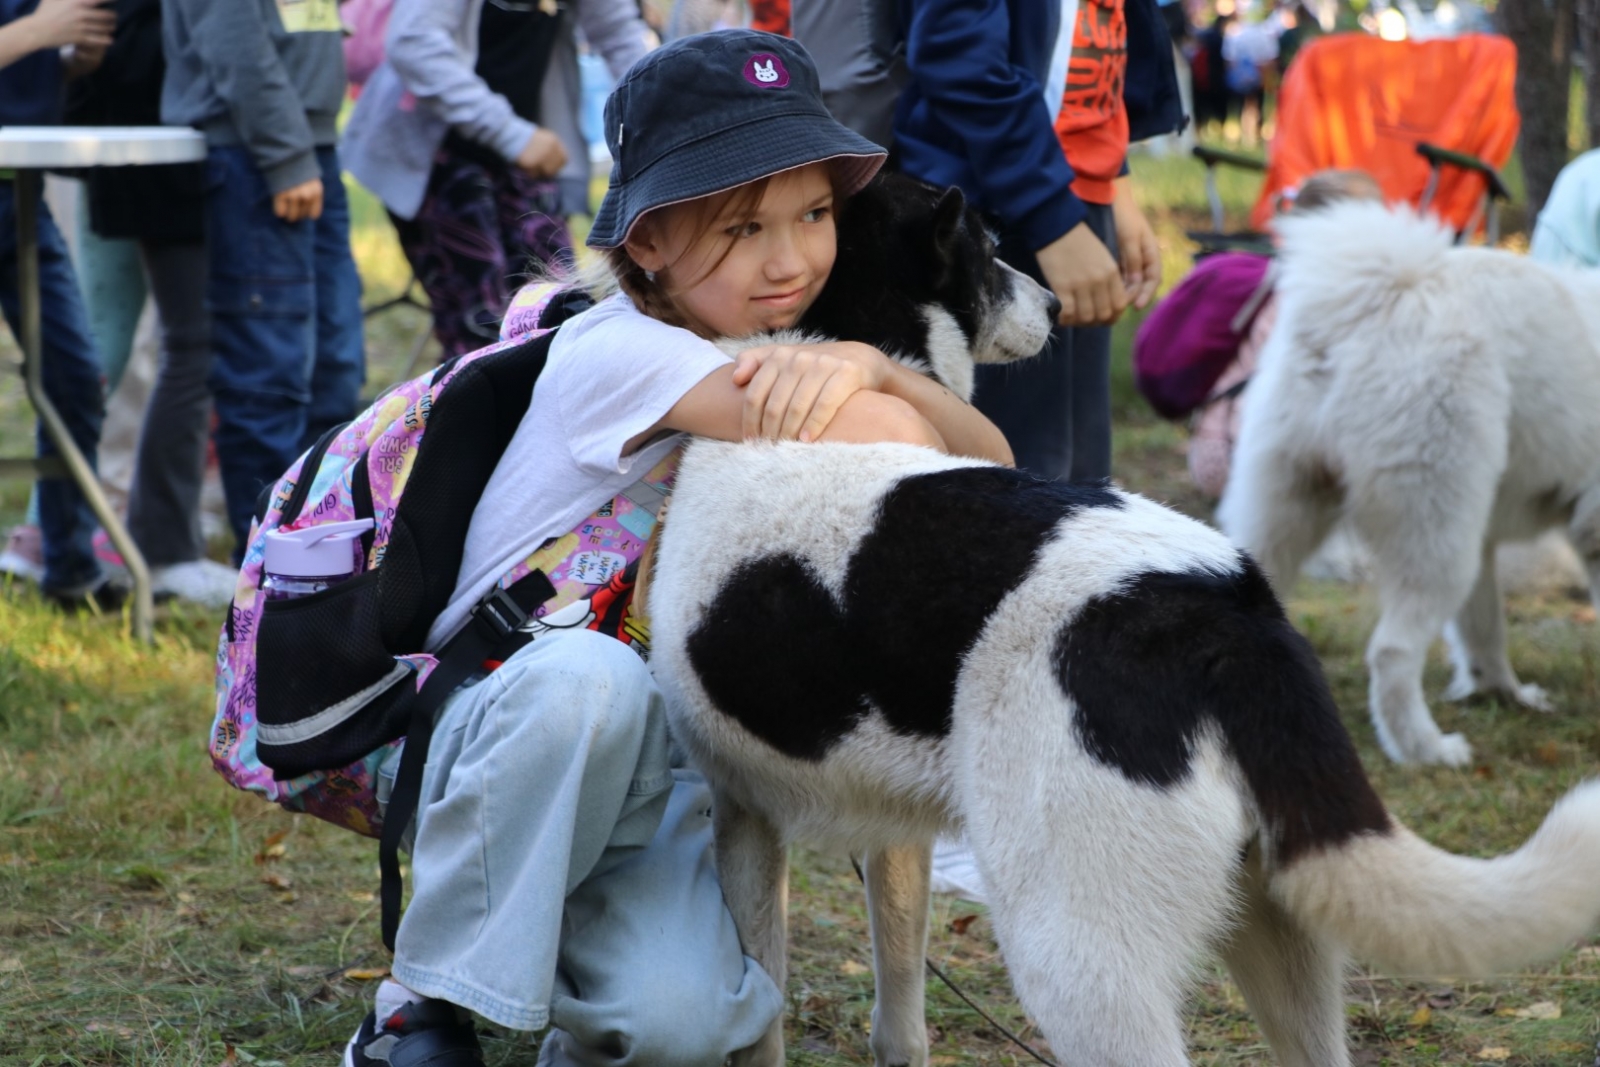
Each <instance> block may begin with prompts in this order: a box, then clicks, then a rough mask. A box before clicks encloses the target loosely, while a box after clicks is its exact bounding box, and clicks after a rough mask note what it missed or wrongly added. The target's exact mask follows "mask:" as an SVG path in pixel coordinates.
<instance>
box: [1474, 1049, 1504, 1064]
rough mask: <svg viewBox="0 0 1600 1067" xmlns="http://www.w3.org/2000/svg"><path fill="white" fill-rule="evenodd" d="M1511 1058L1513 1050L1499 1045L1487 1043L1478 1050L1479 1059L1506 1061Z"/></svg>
mask: <svg viewBox="0 0 1600 1067" xmlns="http://www.w3.org/2000/svg"><path fill="white" fill-rule="evenodd" d="M1510 1058H1511V1050H1510V1049H1508V1048H1501V1047H1500V1046H1499V1045H1492V1046H1491V1045H1485V1046H1484V1047H1483V1048H1480V1049H1479V1050H1478V1059H1480V1060H1484V1061H1487V1062H1489V1063H1504V1062H1505V1061H1506V1060H1509V1059H1510Z"/></svg>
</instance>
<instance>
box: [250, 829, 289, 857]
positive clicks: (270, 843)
mask: <svg viewBox="0 0 1600 1067" xmlns="http://www.w3.org/2000/svg"><path fill="white" fill-rule="evenodd" d="M288 836H289V831H287V830H278V831H275V832H273V833H270V834H268V835H267V836H266V837H264V838H262V840H261V848H260V849H259V850H258V851H257V852H256V862H257V863H273V862H275V861H277V860H281V859H283V857H284V856H285V855H287V854H288V852H289V850H288V849H287V848H284V847H283V839H284V838H286V837H288Z"/></svg>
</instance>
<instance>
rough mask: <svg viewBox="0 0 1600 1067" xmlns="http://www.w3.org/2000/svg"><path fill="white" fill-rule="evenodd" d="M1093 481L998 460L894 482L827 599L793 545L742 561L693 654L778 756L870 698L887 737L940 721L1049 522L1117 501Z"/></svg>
mask: <svg viewBox="0 0 1600 1067" xmlns="http://www.w3.org/2000/svg"><path fill="white" fill-rule="evenodd" d="M1121 506H1122V498H1121V497H1119V496H1118V495H1117V494H1116V493H1114V492H1112V491H1111V490H1110V489H1107V488H1105V487H1102V486H1071V485H1065V484H1062V483H1058V482H1051V481H1045V480H1043V479H1040V478H1036V477H1034V476H1032V475H1029V474H1026V473H1023V472H1020V471H1013V470H1006V469H1003V468H999V467H961V468H956V469H954V470H948V471H938V472H935V473H931V474H923V475H916V476H913V477H910V478H905V479H903V480H901V481H900V482H898V483H896V484H895V486H894V487H893V488H892V489H890V490H889V491H888V492H887V493H886V494H884V497H883V500H882V502H881V503H880V505H879V509H878V515H877V521H876V522H875V523H874V524H873V528H872V530H871V531H870V532H869V533H868V534H867V535H866V536H865V537H864V538H862V540H861V543H860V545H859V546H858V547H857V549H856V553H855V555H854V556H853V557H852V558H851V560H850V566H849V569H848V571H847V573H846V577H845V583H844V603H843V604H842V605H839V604H836V603H835V602H834V600H833V598H832V597H831V596H830V595H829V593H828V591H827V589H826V587H824V586H823V584H822V582H821V581H820V580H819V579H818V578H817V577H816V575H815V574H814V573H813V572H812V571H811V570H810V569H809V568H808V567H806V565H805V564H804V563H803V562H801V561H799V560H797V559H795V558H794V557H792V556H788V555H779V556H770V557H766V558H764V559H761V560H756V561H752V562H750V563H747V564H745V565H743V566H741V567H740V568H739V569H738V570H737V571H735V572H734V574H733V575H732V576H731V577H730V578H729V579H728V581H727V582H726V583H725V584H724V585H723V587H722V588H721V590H719V591H718V593H717V596H716V598H715V599H714V600H713V601H712V603H711V604H710V606H709V607H708V609H707V610H706V612H705V614H704V616H703V618H702V620H701V622H700V625H699V626H697V627H696V628H695V630H694V632H693V633H691V634H690V635H689V640H688V645H687V648H688V653H689V659H690V662H691V663H692V664H693V666H694V669H695V672H696V673H697V674H698V675H699V677H700V681H701V684H702V685H703V686H704V687H705V689H706V692H707V694H708V695H709V696H710V697H711V699H712V700H713V701H714V702H715V703H716V705H717V707H718V708H719V709H720V710H721V711H722V712H724V713H725V714H728V715H731V716H732V717H734V718H735V719H737V720H738V721H739V722H740V723H741V724H742V725H743V726H744V727H745V728H746V729H748V730H749V731H750V732H751V733H753V734H755V735H756V736H757V737H760V738H761V739H762V740H764V741H766V742H767V743H768V744H770V745H772V746H773V747H774V748H776V749H777V750H778V751H780V752H783V753H784V754H785V755H789V756H793V757H795V758H798V759H807V760H820V759H822V758H823V757H824V756H826V755H827V754H828V751H829V749H831V748H832V747H833V746H834V745H835V744H836V743H837V742H838V741H839V740H840V739H841V738H842V737H844V735H845V734H847V733H849V732H850V730H851V729H852V728H854V726H855V725H856V724H857V723H858V722H859V721H860V720H861V718H862V717H863V716H864V715H866V714H867V712H868V711H869V709H870V708H871V707H874V706H876V707H877V708H879V709H880V710H881V711H882V712H883V715H884V717H885V719H886V720H887V721H888V723H889V726H890V728H891V729H893V730H894V731H895V732H897V733H901V734H906V735H918V736H925V737H941V736H943V735H944V734H946V733H948V732H949V730H950V715H951V705H952V703H953V701H954V698H955V683H956V675H957V673H958V672H959V670H960V667H961V658H962V657H963V656H964V655H965V654H966V652H967V650H968V649H969V648H971V647H972V644H973V642H974V641H976V640H977V637H978V634H979V633H980V632H981V631H982V629H983V626H984V624H985V622H986V621H987V620H988V617H989V615H990V614H991V613H992V612H993V611H994V608H995V606H996V605H997V604H999V602H1000V600H1001V598H1003V597H1004V596H1005V595H1006V594H1007V593H1009V592H1010V591H1011V590H1012V589H1014V588H1015V587H1016V586H1017V584H1018V583H1019V582H1021V581H1022V579H1023V578H1024V577H1025V576H1026V575H1027V573H1028V571H1029V569H1030V568H1031V567H1032V566H1033V562H1034V559H1035V558H1036V556H1037V555H1038V552H1039V549H1040V547H1041V546H1042V545H1043V544H1044V543H1045V542H1046V540H1047V539H1048V537H1049V534H1050V532H1051V530H1053V529H1054V527H1055V526H1056V524H1057V523H1059V522H1060V521H1061V520H1062V519H1064V518H1066V517H1067V516H1069V515H1071V514H1073V513H1074V512H1076V511H1078V510H1080V509H1082V508H1092V507H1121Z"/></svg>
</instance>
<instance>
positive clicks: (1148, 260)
mask: <svg viewBox="0 0 1600 1067" xmlns="http://www.w3.org/2000/svg"><path fill="white" fill-rule="evenodd" d="M1112 188H1113V190H1114V191H1113V193H1112V200H1111V219H1112V224H1113V225H1114V226H1115V227H1116V231H1117V251H1118V252H1119V253H1120V255H1121V259H1122V285H1123V288H1124V289H1125V290H1126V291H1127V293H1128V297H1129V298H1130V299H1131V300H1132V301H1133V306H1134V307H1136V308H1140V309H1143V308H1147V307H1149V306H1150V301H1152V300H1154V299H1155V296H1156V289H1157V287H1159V286H1160V285H1161V246H1160V245H1159V244H1157V243H1156V234H1155V231H1154V230H1152V229H1151V228H1150V222H1149V220H1147V219H1146V218H1145V217H1144V212H1142V211H1140V210H1139V204H1138V202H1137V201H1135V200H1134V198H1133V186H1131V185H1130V184H1128V179H1127V178H1126V177H1125V176H1124V177H1121V178H1118V179H1117V180H1116V181H1115V183H1113V185H1112Z"/></svg>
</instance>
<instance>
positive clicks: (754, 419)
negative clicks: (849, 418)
mask: <svg viewBox="0 0 1600 1067" xmlns="http://www.w3.org/2000/svg"><path fill="white" fill-rule="evenodd" d="M892 373H894V363H893V362H892V361H891V360H890V359H889V357H888V356H886V355H884V354H883V353H882V352H880V351H878V350H877V349H876V348H873V347H872V346H871V345H864V344H859V343H857V342H854V341H837V342H829V343H826V344H809V345H765V346H763V347H761V348H749V349H746V350H745V351H743V352H741V353H739V358H738V361H737V362H736V363H735V364H734V368H733V384H734V385H736V386H742V387H743V388H744V390H745V402H744V436H745V437H746V438H751V437H765V438H775V439H778V440H789V441H793V440H798V441H814V440H816V439H817V437H818V436H819V435H821V433H822V431H823V430H825V429H827V427H828V424H829V423H830V422H832V421H833V417H834V415H836V414H838V412H839V408H840V406H841V405H842V404H843V403H844V402H845V401H846V400H848V399H849V398H850V396H851V395H852V394H855V393H858V392H861V391H862V390H868V389H870V390H874V391H881V390H882V387H883V385H884V383H885V382H887V381H888V379H889V375H891V374H892Z"/></svg>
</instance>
